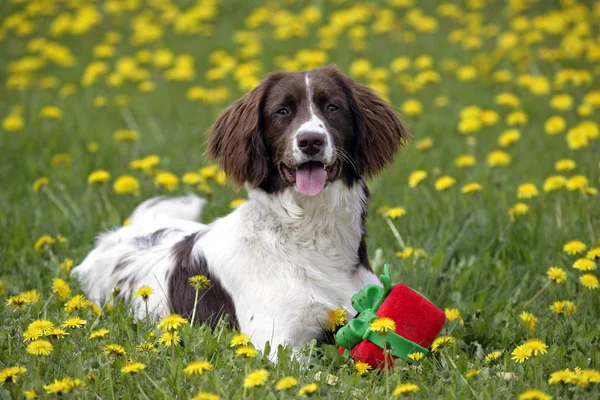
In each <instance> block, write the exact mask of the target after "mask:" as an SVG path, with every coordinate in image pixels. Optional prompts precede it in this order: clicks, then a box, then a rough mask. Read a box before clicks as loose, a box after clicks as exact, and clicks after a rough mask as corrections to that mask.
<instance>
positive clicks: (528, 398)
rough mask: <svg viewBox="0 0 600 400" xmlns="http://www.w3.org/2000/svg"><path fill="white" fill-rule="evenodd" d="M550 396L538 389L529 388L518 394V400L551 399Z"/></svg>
mask: <svg viewBox="0 0 600 400" xmlns="http://www.w3.org/2000/svg"><path fill="white" fill-rule="evenodd" d="M551 399H552V396H550V395H549V394H547V393H545V392H543V391H541V390H540V389H529V390H526V391H525V392H523V393H521V394H520V395H519V400H551Z"/></svg>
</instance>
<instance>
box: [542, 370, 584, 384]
mask: <svg viewBox="0 0 600 400" xmlns="http://www.w3.org/2000/svg"><path fill="white" fill-rule="evenodd" d="M575 382H577V374H576V373H575V372H574V371H571V370H570V369H569V368H567V369H564V370H561V371H555V372H553V373H552V374H550V378H549V379H548V384H550V385H555V384H557V383H575Z"/></svg>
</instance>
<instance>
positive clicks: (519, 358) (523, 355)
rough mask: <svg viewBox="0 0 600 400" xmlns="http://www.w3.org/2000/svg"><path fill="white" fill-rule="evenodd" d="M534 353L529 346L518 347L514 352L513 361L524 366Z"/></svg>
mask: <svg viewBox="0 0 600 400" xmlns="http://www.w3.org/2000/svg"><path fill="white" fill-rule="evenodd" d="M532 353H533V350H531V348H529V347H528V346H527V345H524V344H522V345H520V346H517V347H516V348H515V349H514V350H513V351H512V353H511V354H512V357H511V360H513V361H516V362H518V363H519V364H523V363H524V362H525V361H526V360H527V359H529V357H531V354H532Z"/></svg>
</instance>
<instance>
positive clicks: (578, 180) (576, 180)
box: [567, 175, 589, 192]
mask: <svg viewBox="0 0 600 400" xmlns="http://www.w3.org/2000/svg"><path fill="white" fill-rule="evenodd" d="M588 184H589V179H588V178H587V177H586V176H584V175H575V176H572V177H570V178H569V179H567V190H569V191H571V192H573V191H575V190H583V189H585V188H586V187H587V186H588Z"/></svg>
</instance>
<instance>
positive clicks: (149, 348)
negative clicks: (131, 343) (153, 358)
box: [135, 342, 158, 354]
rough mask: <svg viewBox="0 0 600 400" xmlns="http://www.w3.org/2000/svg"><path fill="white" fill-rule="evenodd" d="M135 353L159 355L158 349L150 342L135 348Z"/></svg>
mask: <svg viewBox="0 0 600 400" xmlns="http://www.w3.org/2000/svg"><path fill="white" fill-rule="evenodd" d="M135 351H137V352H140V353H150V354H153V353H157V352H158V350H157V349H156V346H154V345H153V344H152V343H148V342H142V343H140V344H138V345H137V346H136V347H135Z"/></svg>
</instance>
